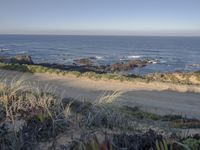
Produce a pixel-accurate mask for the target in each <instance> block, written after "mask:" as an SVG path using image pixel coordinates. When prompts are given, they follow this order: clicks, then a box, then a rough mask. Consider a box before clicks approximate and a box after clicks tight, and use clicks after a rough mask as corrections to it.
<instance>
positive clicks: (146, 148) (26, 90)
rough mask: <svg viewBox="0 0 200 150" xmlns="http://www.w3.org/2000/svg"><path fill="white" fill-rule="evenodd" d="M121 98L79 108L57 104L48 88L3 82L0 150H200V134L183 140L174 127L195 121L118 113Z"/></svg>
mask: <svg viewBox="0 0 200 150" xmlns="http://www.w3.org/2000/svg"><path fill="white" fill-rule="evenodd" d="M121 94H122V93H121V92H114V93H113V94H111V95H105V96H103V97H101V98H100V99H98V100H95V101H93V102H88V101H82V102H80V101H76V100H74V99H70V98H60V97H59V96H57V95H56V94H54V90H53V89H52V88H51V87H46V88H43V89H41V88H40V87H37V86H33V84H29V83H28V82H27V81H23V80H16V81H7V80H5V79H1V80H0V149H2V150H13V149H15V150H17V149H38V150H39V149H56V150H57V149H63V150H65V149H70V150H71V149H72V150H73V149H74V150H77V149H78V150H79V149H80V150H99V149H102V150H124V149H127V150H140V149H141V150H150V149H154V150H168V149H169V150H171V149H172V150H193V149H194V150H196V149H197V150H198V149H199V146H200V144H199V140H200V135H199V134H195V135H190V136H185V135H184V136H183V135H181V134H180V131H181V130H182V127H181V125H179V126H176V127H173V124H174V123H176V122H178V121H182V122H187V121H190V122H191V123H192V121H195V122H197V121H198V120H191V119H187V118H182V117H181V116H172V115H168V116H160V115H156V114H152V113H147V112H144V111H142V110H141V109H140V108H139V107H134V108H131V107H126V106H124V107H120V108H119V107H117V106H115V105H114V104H113V103H114V102H115V99H116V97H118V96H119V95H121ZM184 128H185V126H184ZM187 128H188V129H189V128H191V126H188V127H187ZM196 128H199V127H196Z"/></svg>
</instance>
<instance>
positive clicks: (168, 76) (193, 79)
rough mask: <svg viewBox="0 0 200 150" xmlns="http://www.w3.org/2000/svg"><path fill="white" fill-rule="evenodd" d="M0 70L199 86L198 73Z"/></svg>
mask: <svg viewBox="0 0 200 150" xmlns="http://www.w3.org/2000/svg"><path fill="white" fill-rule="evenodd" d="M0 69H6V70H15V71H21V72H30V73H50V74H57V75H62V76H65V75H69V74H70V75H74V76H76V77H88V78H90V79H93V80H100V79H106V80H118V81H128V82H135V81H139V82H147V83H148V82H154V81H158V82H166V83H174V84H188V85H190V84H193V85H199V84H200V72H198V71H197V72H190V73H183V72H175V73H153V74H147V75H144V76H129V75H121V74H119V73H96V72H92V71H89V72H84V73H82V72H79V71H68V70H60V69H55V68H49V67H44V66H41V65H29V64H10V63H0Z"/></svg>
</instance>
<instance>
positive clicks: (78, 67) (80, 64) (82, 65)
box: [0, 55, 153, 73]
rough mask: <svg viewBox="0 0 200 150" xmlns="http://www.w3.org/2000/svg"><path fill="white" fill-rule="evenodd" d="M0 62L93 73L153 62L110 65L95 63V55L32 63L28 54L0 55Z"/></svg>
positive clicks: (142, 65)
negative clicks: (70, 61) (69, 61)
mask: <svg viewBox="0 0 200 150" xmlns="http://www.w3.org/2000/svg"><path fill="white" fill-rule="evenodd" d="M0 62H3V63H10V64H16V63H17V64H28V65H40V66H44V67H49V68H54V69H61V70H68V71H80V72H88V71H93V72H95V73H116V72H118V73H119V72H123V71H130V70H133V69H135V68H143V67H145V66H147V65H150V64H152V63H153V62H152V61H150V60H148V59H145V60H140V59H137V60H129V61H124V62H120V63H114V64H111V65H98V64H97V63H96V58H95V57H89V58H81V59H76V60H74V63H73V64H72V65H64V64H56V63H53V64H50V63H34V62H33V60H32V58H31V56H29V55H16V56H13V57H8V56H0Z"/></svg>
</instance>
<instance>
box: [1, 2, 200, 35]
mask: <svg viewBox="0 0 200 150" xmlns="http://www.w3.org/2000/svg"><path fill="white" fill-rule="evenodd" d="M0 33H1V34H7V33H9V34H12V33H14V34H18V33H20V34H106V35H108V34H114V35H115V34H119V35H197V36H200V0H0Z"/></svg>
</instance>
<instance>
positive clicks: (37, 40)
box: [0, 34, 200, 74]
mask: <svg viewBox="0 0 200 150" xmlns="http://www.w3.org/2000/svg"><path fill="white" fill-rule="evenodd" d="M17 54H28V55H30V56H31V57H32V58H33V61H34V62H35V63H59V64H73V60H75V59H79V58H88V57H95V58H96V63H97V64H113V63H116V62H123V61H127V60H134V59H142V60H144V59H149V60H150V61H152V62H153V64H151V65H148V66H146V67H144V68H140V69H135V70H133V71H131V73H136V74H138V73H142V74H145V73H152V72H169V71H196V70H200V37H189V36H188V37H186V36H184V37H181V36H129V35H128V36H109V35H105V36H102V35H101V36H96V35H17V34H15V35H11V34H8V35H0V56H2V55H4V56H5V55H6V56H13V55H17ZM191 65H193V66H191Z"/></svg>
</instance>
